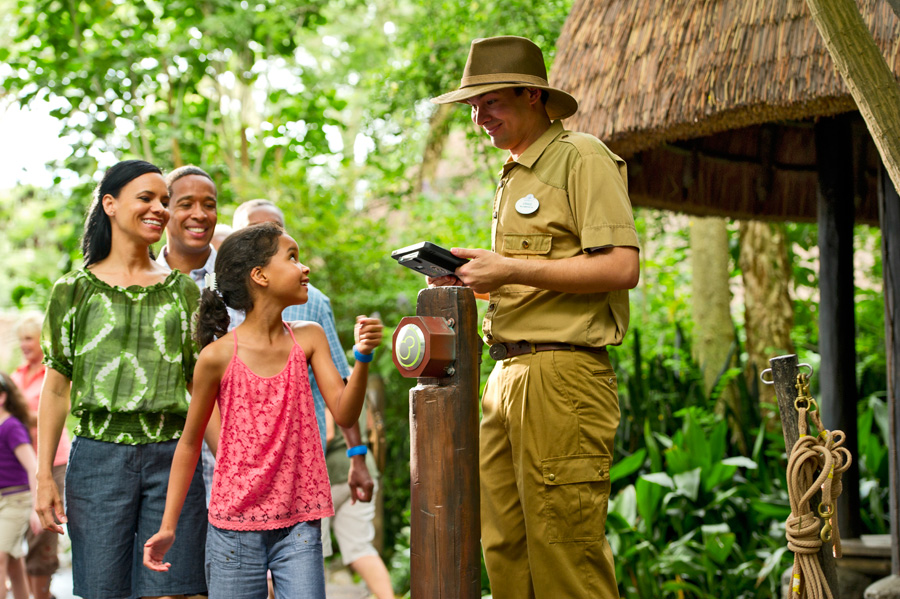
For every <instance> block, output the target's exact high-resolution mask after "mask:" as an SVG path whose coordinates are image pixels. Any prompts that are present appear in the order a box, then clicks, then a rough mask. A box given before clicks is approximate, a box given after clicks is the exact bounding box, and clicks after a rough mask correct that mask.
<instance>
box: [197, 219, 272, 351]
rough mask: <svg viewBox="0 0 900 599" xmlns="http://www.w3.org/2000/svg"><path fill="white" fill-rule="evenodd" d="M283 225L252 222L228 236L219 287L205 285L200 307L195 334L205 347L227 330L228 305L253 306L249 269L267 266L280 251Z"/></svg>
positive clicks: (244, 308)
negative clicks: (206, 286) (210, 287)
mask: <svg viewBox="0 0 900 599" xmlns="http://www.w3.org/2000/svg"><path fill="white" fill-rule="evenodd" d="M283 234H284V229H282V228H281V227H280V226H279V225H277V224H275V223H261V224H258V225H251V226H249V227H247V228H245V229H241V230H239V231H235V232H234V233H232V234H231V235H229V236H228V237H226V238H225V241H223V242H222V245H221V246H220V247H219V251H218V254H217V255H216V290H215V291H212V290H210V289H208V288H207V289H204V290H203V293H202V294H201V295H200V308H199V310H197V328H196V332H195V333H194V338H195V339H196V340H197V343H199V344H200V347H206V346H207V345H209V344H210V343H212V342H213V341H215V340H216V339H218V338H219V337H221V336H223V335H224V334H225V333H227V332H228V323H229V322H230V318H229V316H228V310H227V309H226V306H227V307H229V308H232V309H234V310H242V311H244V312H249V311H250V310H252V309H253V296H252V295H251V293H250V273H251V272H253V269H254V268H257V267H259V266H265V265H266V264H268V263H269V260H271V259H272V256H274V255H275V253H276V252H277V251H278V238H279V237H281V236H282V235H283Z"/></svg>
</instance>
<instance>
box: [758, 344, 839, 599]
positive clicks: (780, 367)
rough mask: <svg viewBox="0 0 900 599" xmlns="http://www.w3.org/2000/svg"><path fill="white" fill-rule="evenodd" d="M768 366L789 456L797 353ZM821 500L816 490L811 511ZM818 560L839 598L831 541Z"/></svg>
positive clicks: (795, 434)
mask: <svg viewBox="0 0 900 599" xmlns="http://www.w3.org/2000/svg"><path fill="white" fill-rule="evenodd" d="M769 364H770V365H771V366H772V381H773V383H774V385H775V396H776V397H777V398H778V411H779V413H780V414H781V430H782V432H783V433H784V446H785V449H786V451H787V455H788V458H790V455H791V450H792V449H793V448H794V444H795V443H796V442H797V440H798V439H799V438H800V425H799V417H798V416H797V409H796V408H795V407H794V400H795V399H797V388H796V387H795V386H794V385H795V384H796V382H797V374H798V372H799V371H800V369H799V366H798V364H797V356H796V355H795V354H789V355H787V356H778V357H777V358H772V359H771V360H769ZM788 484H790V483H788ZM821 500H822V493H821V492H819V493H816V495H815V496H814V497H813V499H812V500H811V501H810V503H811V504H812V506H813V507H812V508H811V509H812V511H813V512H814V513H815V512H816V511H817V510H816V507H817V506H818V505H819V503H820V502H821ZM819 563H820V564H821V565H822V572H824V573H825V581H826V583H827V584H828V588H830V589H831V593H832V596H833V597H834V599H840V596H839V590H838V584H837V567H836V566H835V563H834V549H833V548H832V545H831V543H822V546H821V547H820V548H819Z"/></svg>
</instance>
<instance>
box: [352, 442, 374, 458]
mask: <svg viewBox="0 0 900 599" xmlns="http://www.w3.org/2000/svg"><path fill="white" fill-rule="evenodd" d="M367 453H369V448H368V447H366V446H365V445H357V446H356V447H351V448H350V449H348V450H347V457H348V458H352V457H353V456H355V455H366V454H367Z"/></svg>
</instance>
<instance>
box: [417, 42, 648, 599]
mask: <svg viewBox="0 0 900 599" xmlns="http://www.w3.org/2000/svg"><path fill="white" fill-rule="evenodd" d="M432 102H435V103H439V104H440V103H449V102H462V103H465V104H469V105H470V106H471V110H472V120H473V121H474V122H475V123H476V124H477V125H479V126H480V127H482V128H483V129H484V130H485V132H486V133H487V134H488V135H489V136H490V138H491V141H492V143H493V145H494V146H495V147H497V148H500V149H503V150H508V151H509V157H508V158H507V161H506V164H504V165H503V170H502V172H501V174H500V183H499V185H498V186H497V191H496V193H495V195H494V202H493V220H492V224H491V235H492V242H491V251H487V250H482V249H465V248H454V249H453V253H454V254H456V255H457V256H460V257H464V258H469V259H470V262H468V263H467V264H465V265H463V266H461V267H460V268H459V269H457V271H456V273H455V276H449V277H440V278H437V279H429V283H430V284H432V285H454V284H456V285H458V284H464V285H467V286H469V287H471V288H472V289H473V290H474V291H476V292H479V293H490V304H489V306H488V311H487V315H486V316H485V319H484V339H485V342H486V343H488V344H489V345H490V355H491V357H493V358H494V359H495V360H497V364H496V366H495V367H494V370H493V372H492V373H491V376H490V379H489V380H488V383H487V386H486V387H485V390H484V397H483V398H482V407H483V414H484V415H483V419H482V422H481V457H480V462H481V464H480V474H481V526H482V544H483V547H484V556H485V563H486V564H487V569H488V575H489V577H490V579H491V587H492V591H493V596H494V598H495V599H526V598H529V597H536V598H538V599H540V598H553V599H557V598H559V597H566V598H574V597H584V598H588V597H589V598H592V599H595V598H602V599H608V598H616V597H618V593H617V587H616V580H615V568H614V565H613V556H612V551H611V550H610V547H609V543H608V542H607V540H606V534H605V527H606V512H607V503H608V500H609V467H610V462H611V461H612V455H613V440H614V437H615V432H616V428H617V426H618V424H619V404H618V395H617V390H616V375H615V372H614V371H613V369H612V366H611V365H610V362H609V356H608V354H607V353H606V349H605V348H606V346H608V345H618V344H620V343H621V342H622V338H623V337H624V335H625V331H626V329H627V328H628V291H627V290H628V289H631V288H633V287H634V286H635V285H637V282H638V278H639V263H638V239H637V233H636V231H635V227H634V219H633V216H632V213H631V202H630V201H629V199H628V190H627V179H626V174H625V163H624V162H623V161H622V159H621V158H619V157H618V156H616V155H615V154H613V153H612V152H611V151H610V150H609V149H608V148H607V147H606V146H605V145H603V143H601V142H600V141H599V140H597V139H596V138H594V137H591V136H590V135H585V134H581V133H573V132H570V131H566V130H565V129H563V126H562V124H561V123H560V122H559V119H563V118H566V117H569V116H571V115H572V114H574V113H575V111H576V110H577V109H578V103H577V102H576V101H575V99H574V98H572V96H570V95H569V94H567V93H565V92H563V91H561V90H558V89H554V88H552V87H550V85H549V84H548V82H547V72H546V67H545V66H544V61H543V56H542V54H541V50H540V48H538V47H537V46H536V45H535V44H534V43H532V42H531V41H529V40H527V39H525V38H521V37H511V36H504V37H495V38H488V39H478V40H475V41H474V42H473V43H472V47H471V49H470V51H469V59H468V62H467V63H466V67H465V71H464V73H463V78H462V82H461V85H460V88H459V89H458V90H456V91H453V92H450V93H448V94H444V95H442V96H440V97H438V98H434V99H433V100H432Z"/></svg>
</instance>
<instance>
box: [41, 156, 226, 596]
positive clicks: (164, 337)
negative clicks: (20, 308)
mask: <svg viewBox="0 0 900 599" xmlns="http://www.w3.org/2000/svg"><path fill="white" fill-rule="evenodd" d="M168 203H169V195H168V192H167V190H166V184H165V182H164V180H163V177H162V173H161V171H160V169H159V168H158V167H156V166H154V165H152V164H150V163H148V162H144V161H140V160H128V161H124V162H120V163H118V164H116V165H115V166H113V167H112V168H110V169H109V170H108V171H107V172H106V173H105V175H104V177H103V179H102V180H101V182H100V184H99V185H98V186H97V190H96V192H95V197H94V201H93V203H92V205H91V209H90V212H89V215H88V218H87V221H86V222H85V227H84V238H83V241H82V251H83V253H84V267H83V268H82V269H79V270H76V271H73V272H71V273H68V274H66V275H65V276H64V277H62V278H61V279H60V280H58V281H57V282H56V284H55V285H54V286H53V291H52V292H51V296H50V303H49V305H48V307H47V316H46V318H45V319H44V332H43V339H42V344H43V349H44V354H45V358H44V361H45V363H46V364H47V366H48V369H47V377H46V380H45V382H44V387H43V390H42V392H41V400H40V408H39V412H38V439H39V441H38V500H37V511H38V514H39V515H40V517H41V522H42V524H43V525H44V528H45V529H46V530H52V531H56V532H58V533H62V532H63V529H62V527H61V526H60V524H61V523H66V522H68V529H69V536H70V537H71V539H72V569H73V579H74V594H76V595H78V596H81V597H85V598H86V599H122V598H125V597H163V596H185V595H197V594H201V593H206V581H205V576H204V569H203V567H202V564H203V553H204V547H205V541H206V519H207V518H206V505H205V493H204V489H203V481H202V479H201V475H200V471H199V470H197V472H196V473H195V476H194V480H193V482H192V484H191V490H190V492H189V495H188V496H189V501H190V502H191V505H192V508H191V514H192V516H191V517H190V518H189V519H188V520H187V521H185V522H182V521H179V531H178V541H182V544H181V545H182V546H181V549H180V551H181V552H182V554H181V556H179V557H177V559H173V562H174V564H175V566H173V568H172V570H174V569H175V568H176V567H178V565H179V564H180V565H181V566H182V567H181V569H180V571H178V572H175V573H174V575H173V572H172V570H170V572H168V573H166V574H159V573H156V572H151V571H149V570H147V569H146V568H142V567H141V566H140V563H141V562H140V558H141V556H142V554H143V544H144V542H145V541H146V540H147V538H149V537H150V536H151V535H152V534H153V533H154V532H155V531H156V530H157V529H158V528H159V524H160V521H161V517H162V513H163V509H164V507H165V499H166V487H167V485H168V473H169V469H170V466H171V461H172V455H173V454H174V451H175V446H176V444H177V439H178V438H179V437H180V436H181V431H182V429H183V428H184V422H185V416H186V415H187V409H188V401H189V399H190V383H191V379H192V376H193V369H194V363H195V360H196V352H197V348H196V346H195V345H194V343H193V342H192V341H191V335H190V317H191V315H192V314H193V313H194V311H195V309H196V308H197V303H198V300H199V291H198V290H197V286H196V285H195V284H194V282H193V281H192V280H191V279H190V278H189V277H187V276H186V275H183V274H181V273H179V272H178V271H169V270H167V269H165V268H164V267H163V266H160V265H159V264H158V263H157V262H156V261H155V260H153V259H152V255H151V252H150V245H151V244H153V243H155V242H157V241H159V239H160V237H161V235H162V232H163V230H164V229H165V227H166V223H167V222H168V220H169V211H168ZM70 404H71V411H72V414H73V415H74V416H75V417H76V418H77V425H76V428H75V435H76V437H75V440H74V441H73V443H72V449H71V453H70V457H69V467H68V470H67V472H66V506H65V512H64V511H63V503H62V501H61V498H60V496H59V490H58V489H57V487H56V484H55V483H54V482H53V479H52V476H51V474H52V466H53V457H54V455H55V453H56V447H57V444H58V443H59V438H60V433H61V431H62V428H63V426H64V424H65V420H66V413H67V411H68V409H69V405H70ZM214 441H215V440H214V439H213V443H212V444H211V445H212V447H215V442H214ZM183 523H184V524H185V526H184V530H183V531H182V530H181V527H182V524H183ZM182 535H184V536H183V537H182ZM178 541H176V545H178Z"/></svg>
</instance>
